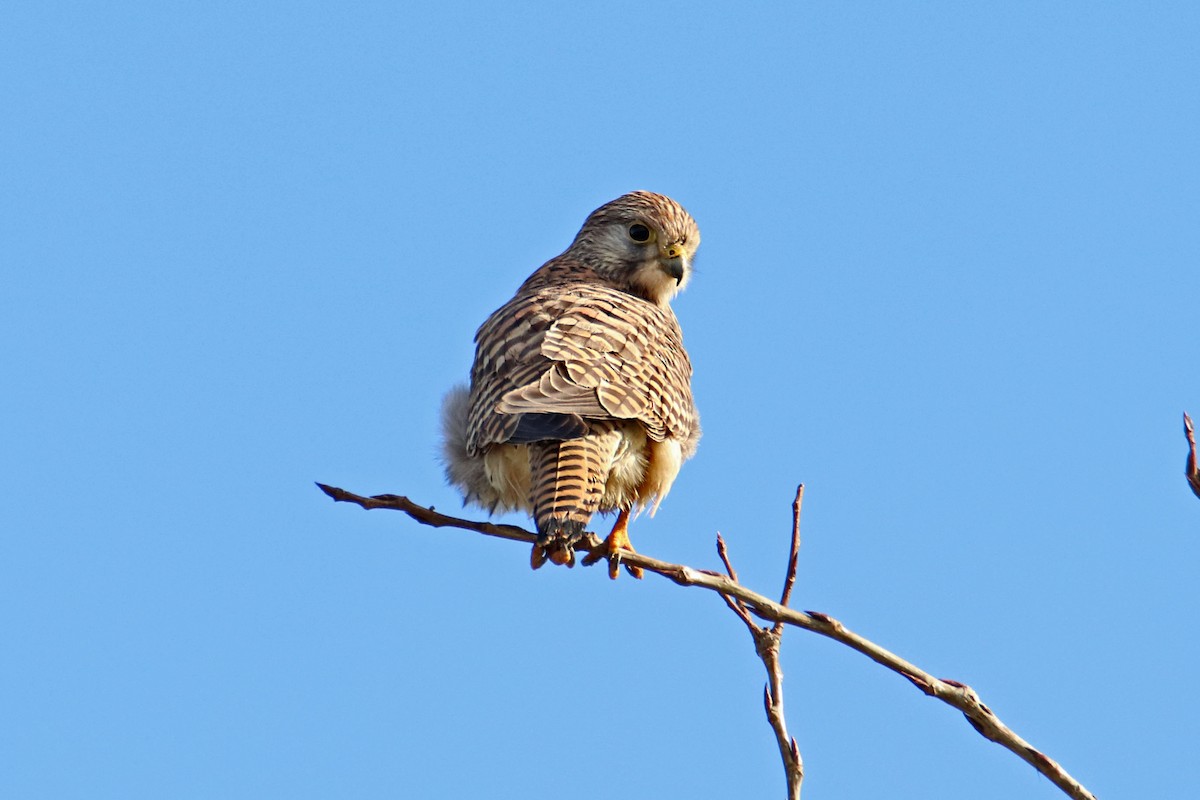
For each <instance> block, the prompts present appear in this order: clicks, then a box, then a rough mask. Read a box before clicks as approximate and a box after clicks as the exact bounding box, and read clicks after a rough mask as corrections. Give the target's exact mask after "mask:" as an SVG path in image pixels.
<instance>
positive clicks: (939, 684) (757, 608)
mask: <svg viewBox="0 0 1200 800" xmlns="http://www.w3.org/2000/svg"><path fill="white" fill-rule="evenodd" d="M317 486H318V487H320V489H321V491H323V492H325V494H327V495H329V496H330V497H331V498H333V499H334V500H337V501H339V502H348V503H355V504H357V505H359V506H361V507H362V508H365V509H368V510H369V509H376V508H388V509H393V510H396V511H403V512H404V513H406V514H408V515H409V516H410V517H412V518H413V519H415V520H416V521H417V522H420V523H422V524H424V525H431V526H433V527H437V528H441V527H452V528H461V529H463V530H468V531H475V532H477V533H482V534H484V535H486V536H497V537H499V538H502V539H513V540H516V541H521V542H528V543H532V542H533V541H534V540H535V539H536V538H537V537H536V534H534V533H531V532H530V531H527V530H525V529H523V528H519V527H517V526H515V525H493V524H491V523H487V522H473V521H471V520H465V519H459V518H457V517H450V516H447V515H445V514H441V513H438V512H436V511H434V510H433V509H431V508H425V507H424V506H419V505H417V504H416V503H413V502H412V501H411V500H409V499H408V498H407V497H401V496H399V495H391V494H385V495H375V496H374V497H362V496H360V495H356V494H353V493H351V492H347V491H345V490H343V489H338V488H335V487H332V486H326V485H324V484H320V483H318V484H317ZM598 543H599V538H598V537H596V536H594V535H593V536H590V537H588V538H587V539H585V541H583V542H580V543H579V544H577V545H576V549H577V550H589V551H590V550H591V549H592V548H594V547H595V546H596V545H597V544H598ZM616 557H619V558H620V559H621V562H622V563H629V564H634V565H636V566H639V567H642V568H643V569H647V570H649V571H651V572H654V573H657V574H659V575H662V576H663V577H664V578H668V579H670V580H672V581H674V582H675V583H677V584H679V585H680V586H697V587H700V588H703V589H708V590H710V591H713V592H717V593H718V594H722V595H728V596H729V597H731V598H735V599H737V600H741V601H742V602H743V603H744V604H745V605H746V607H747V608H748V609H749V610H750V611H751V612H753V613H754V614H755V615H756V616H758V617H759V618H761V619H764V620H767V621H769V622H782V623H783V624H785V625H793V626H795V627H797V628H803V629H804V630H807V631H811V632H813V633H816V634H820V635H821V636H825V637H827V638H830V639H833V640H834V641H837V642H841V643H842V644H844V645H846V646H847V647H849V648H851V649H852V650H856V651H858V652H859V653H862V654H863V655H865V656H866V657H867V658H869V659H871V660H872V661H874V662H875V663H877V664H880V665H881V666H884V667H886V668H887V669H890V670H892V671H893V672H895V673H897V674H899V675H901V676H903V677H904V678H906V679H908V681H909V682H911V683H912V684H913V685H914V686H916V687H917V688H918V689H920V690H921V691H922V692H924V693H925V694H926V695H928V696H930V697H935V698H937V699H938V700H941V701H942V702H943V703H946V704H947V705H950V706H953V707H954V708H956V709H958V710H959V711H961V712H962V713H963V715H964V716H965V717H966V718H967V721H968V722H969V723H970V724H971V726H972V727H973V728H974V729H975V730H976V731H978V732H979V733H980V735H982V736H983V737H984V738H986V739H989V740H991V741H993V742H996V743H997V744H999V745H1000V746H1002V747H1004V748H1006V749H1008V750H1010V751H1012V752H1013V753H1015V754H1016V755H1017V756H1018V757H1019V758H1020V759H1021V760H1023V761H1025V762H1026V763H1027V764H1029V765H1030V766H1031V767H1033V768H1034V769H1036V770H1037V771H1038V772H1040V773H1041V774H1042V775H1044V776H1046V777H1047V778H1048V779H1049V780H1050V781H1051V782H1053V783H1054V785H1055V786H1057V787H1058V788H1059V789H1061V790H1062V791H1063V792H1064V793H1065V794H1066V795H1067V796H1069V797H1072V798H1075V800H1095V795H1093V794H1092V793H1091V792H1089V791H1088V790H1087V789H1086V788H1084V786H1083V785H1082V784H1080V783H1079V781H1077V780H1075V778H1073V777H1072V776H1071V775H1070V774H1069V773H1068V772H1067V771H1066V770H1065V769H1063V768H1062V766H1060V765H1059V764H1058V763H1057V762H1056V761H1054V760H1053V759H1051V758H1050V757H1048V756H1047V755H1045V754H1044V753H1042V752H1041V751H1040V750H1038V749H1037V748H1035V747H1033V746H1032V745H1031V744H1029V743H1028V742H1026V741H1025V740H1024V739H1022V738H1021V737H1020V736H1018V735H1017V734H1016V733H1015V732H1014V731H1013V730H1012V729H1010V728H1009V727H1008V726H1006V725H1005V724H1004V723H1002V722H1001V721H1000V719H999V717H997V716H996V715H995V714H994V713H993V712H992V710H991V709H990V708H988V707H987V706H986V705H984V704H983V702H982V701H981V700H980V699H979V695H977V694H976V693H975V691H974V690H973V689H972V688H971V687H970V686H967V685H966V684H963V683H959V682H958V681H952V680H943V679H940V678H935V677H934V676H933V675H930V674H929V673H928V672H926V671H925V670H923V669H921V668H920V667H917V666H916V665H914V664H912V663H910V662H908V661H905V660H904V659H903V658H900V657H899V656H897V655H896V654H894V653H892V652H890V651H888V650H885V649H884V648H882V647H880V646H879V645H877V644H875V643H874V642H872V641H870V640H869V639H866V638H865V637H863V636H860V635H858V634H857V633H854V632H853V631H851V630H849V629H848V628H846V626H845V625H843V624H842V623H841V622H839V621H837V620H836V619H834V618H833V617H830V616H829V615H827V614H822V613H820V612H817V611H796V610H794V609H791V608H788V607H786V606H784V605H781V604H779V603H776V602H774V601H773V600H770V599H769V598H767V597H764V596H763V595H761V594H759V593H757V592H754V591H751V590H750V589H747V588H746V587H745V586H742V585H741V584H740V583H738V582H737V581H735V580H733V579H732V578H729V577H727V576H725V575H721V574H720V573H718V572H713V571H712V570H705V569H697V568H695V567H689V566H686V565H684V564H672V563H670V562H668V561H660V560H659V559H657V558H651V557H649V556H646V555H643V554H641V553H634V552H631V551H628V550H621V551H619V552H618V553H617V554H616Z"/></svg>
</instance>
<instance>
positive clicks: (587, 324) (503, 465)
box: [443, 192, 700, 576]
mask: <svg viewBox="0 0 1200 800" xmlns="http://www.w3.org/2000/svg"><path fill="white" fill-rule="evenodd" d="M699 243H700V231H699V229H698V228H697V227H696V223H695V221H694V220H693V219H692V217H691V216H690V215H689V214H688V213H687V212H686V211H684V210H683V208H682V207H681V206H680V205H679V204H678V203H676V202H675V201H673V200H671V199H670V198H667V197H664V196H662V195H657V194H652V193H650V192H633V193H631V194H627V195H624V196H622V197H619V198H617V199H616V200H614V201H612V202H611V203H608V204H606V205H604V206H601V207H600V208H599V209H597V210H596V211H594V212H592V214H591V215H590V216H589V217H588V218H587V221H586V222H584V224H583V227H582V228H581V229H580V231H579V233H578V235H576V237H575V240H574V241H573V242H572V243H571V246H570V247H569V248H567V250H566V252H564V253H563V254H562V255H560V256H558V257H557V258H554V259H551V260H550V261H548V262H546V263H545V264H543V265H542V266H541V267H540V268H538V269H537V270H536V271H535V272H534V273H533V274H532V275H530V276H529V278H528V279H527V280H526V281H525V283H523V284H522V285H521V287H520V288H519V289H518V290H517V293H516V295H515V296H514V297H513V299H512V300H510V301H509V302H508V303H506V304H504V305H503V306H501V307H500V308H499V309H498V310H497V311H496V312H495V313H493V314H492V315H491V316H490V317H489V318H488V319H487V321H486V322H484V323H483V325H482V326H481V327H480V328H479V330H478V332H477V333H476V334H475V341H476V352H475V363H474V366H473V367H472V369H471V385H470V388H469V389H467V388H465V387H458V388H456V389H455V390H453V391H451V392H450V394H449V395H448V396H447V398H446V402H445V406H444V408H443V424H444V428H445V448H444V449H445V459H446V474H447V477H448V479H449V480H450V482H451V483H453V484H455V485H457V486H458V487H459V488H460V489H462V491H463V494H464V497H465V499H466V500H467V501H469V502H474V503H477V504H479V505H482V506H483V507H485V508H487V509H488V510H489V511H498V510H499V511H506V510H513V509H524V510H526V511H529V512H531V513H532V514H533V517H534V520H535V522H536V524H537V530H538V542H537V544H536V545H535V546H534V549H533V555H532V559H531V560H532V563H533V566H534V567H535V568H537V567H538V566H541V564H542V563H544V562H545V560H546V559H547V558H548V559H550V560H552V561H554V562H555V563H560V564H564V563H565V564H568V565H570V564H573V563H574V545H575V544H576V543H577V542H578V541H579V539H580V538H581V537H582V536H583V534H584V531H585V529H586V526H587V524H588V522H589V521H590V519H591V517H592V515H593V514H594V513H595V512H597V511H601V512H611V511H618V512H620V517H619V519H618V521H617V525H616V526H615V527H614V529H613V533H612V534H611V535H610V537H609V539H608V540H606V543H605V548H604V550H603V551H601V552H597V553H594V554H593V555H594V556H595V557H596V558H599V557H602V556H604V555H611V554H613V553H615V552H616V551H618V550H619V549H620V548H622V547H624V548H629V549H632V548H630V547H629V543H628V538H627V536H626V535H625V524H626V522H627V520H628V518H629V514H630V512H631V511H633V510H634V509H635V508H636V507H638V506H650V507H651V514H653V513H654V510H656V509H657V508H658V504H659V503H660V502H662V499H663V498H664V497H665V496H666V494H667V492H668V491H669V490H670V488H671V484H672V483H673V482H674V480H675V476H676V474H677V473H678V471H679V466H680V464H682V462H683V461H684V460H685V459H687V458H689V457H690V456H691V455H692V454H693V453H694V452H695V449H696V442H697V441H698V440H699V438H700V423H699V416H698V414H697V412H696V408H695V405H694V404H693V402H692V392H691V375H692V365H691V362H690V361H689V360H688V356H687V352H686V351H685V350H684V349H683V334H682V332H681V331H680V329H679V323H678V321H676V319H675V315H674V313H673V312H672V311H671V308H670V306H669V305H668V303H669V302H670V300H671V298H672V297H673V296H674V295H675V294H676V293H677V292H678V291H679V290H680V289H682V288H683V287H684V285H685V284H686V283H687V280H688V278H689V277H690V275H691V259H692V256H693V255H694V254H695V251H696V247H697V246H698V245H699ZM590 558H592V556H589V559H590ZM610 574H612V575H614V576H615V575H616V559H611V560H610Z"/></svg>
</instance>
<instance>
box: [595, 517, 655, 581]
mask: <svg viewBox="0 0 1200 800" xmlns="http://www.w3.org/2000/svg"><path fill="white" fill-rule="evenodd" d="M622 550H628V551H629V552H630V553H636V552H637V551H636V550H634V549H633V545H632V544H630V542H629V510H628V509H624V510H622V511H621V513H620V515H619V516H618V517H617V522H616V524H614V525H613V529H612V533H610V534H609V535H608V538H607V539H605V540H604V541H603V542H601V543H600V545H599V546H598V547H597V548H596V549H594V550H592V551H591V552H590V553H588V554H587V556H586V557H585V558H584V559H583V563H584V564H595V563H596V562H597V561H599V560H600V559H602V558H607V559H608V577H609V578H611V579H612V580H614V581H615V580H616V579H617V574H618V573H619V572H620V571H621V566H622V564H621V551H622ZM624 567H625V571H626V572H628V573H629V574H630V575H632V576H633V577H635V578H637V579H639V580H641V578H642V576H643V575H644V574H645V571H644V570H643V569H642V568H641V567H635V566H633V565H632V564H625V565H624Z"/></svg>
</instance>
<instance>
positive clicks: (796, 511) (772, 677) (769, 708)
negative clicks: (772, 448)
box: [717, 484, 804, 800]
mask: <svg viewBox="0 0 1200 800" xmlns="http://www.w3.org/2000/svg"><path fill="white" fill-rule="evenodd" d="M803 499H804V484H800V486H799V487H797V489H796V500H795V501H794V502H793V503H792V552H791V556H790V557H789V558H788V569H787V577H786V578H784V581H783V596H782V600H781V602H780V605H783V606H786V605H787V604H788V599H789V598H790V597H791V594H792V587H793V586H795V584H796V565H797V563H799V555H800V503H801V502H802V501H803ZM717 555H718V556H720V558H721V562H722V563H723V564H724V565H725V572H726V573H727V574H728V575H729V577H730V579H731V580H733V581H734V582H735V583H736V582H737V579H738V576H737V572H736V571H735V570H734V568H733V563H732V562H730V560H729V550H728V549H727V548H726V547H725V540H724V539H722V538H721V534H719V533H718V534H717ZM721 599H722V600H724V601H725V604H726V605H728V606H729V608H730V609H731V610H732V611H733V613H735V614H737V615H738V617H739V618H740V619H741V620H742V622H743V623H745V625H746V629H747V630H749V631H750V637H751V638H752V639H754V652H755V653H757V654H758V657H759V658H760V659H762V662H763V666H764V667H765V668H766V670H767V685H766V686H765V687H763V707H764V709H765V710H766V712H767V722H768V723H769V724H770V725H771V730H772V731H774V732H775V742H776V744H777V745H779V757H780V759H781V760H782V761H783V773H784V777H786V778H787V791H788V800H800V786H801V784H802V783H803V782H804V759H802V758H801V757H800V747H799V746H798V745H797V744H796V740H795V739H794V738H793V737H792V736H790V735H789V734H788V729H787V721H786V720H785V719H784V716H783V669H782V668H781V667H780V666H779V645H780V643H781V642H782V641H783V623H782V622H780V621H778V620H776V622H775V624H774V625H773V626H771V627H770V628H767V627H764V626H762V625H759V624H757V623H756V622H755V621H754V620H753V618H751V616H750V612H749V611H748V610H747V608H746V604H745V603H744V602H742V601H741V600H740V599H732V598H730V596H729V595H727V594H722V595H721Z"/></svg>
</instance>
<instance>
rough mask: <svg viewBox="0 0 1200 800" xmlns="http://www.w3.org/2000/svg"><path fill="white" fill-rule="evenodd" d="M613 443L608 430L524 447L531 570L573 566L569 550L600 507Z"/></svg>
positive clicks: (613, 436)
mask: <svg viewBox="0 0 1200 800" xmlns="http://www.w3.org/2000/svg"><path fill="white" fill-rule="evenodd" d="M619 442H620V435H619V434H618V433H617V432H616V431H612V430H609V431H595V432H593V433H590V434H588V435H587V436H584V437H583V438H580V439H568V440H567V441H549V442H536V443H534V444H532V445H530V454H529V455H530V458H529V461H530V467H531V470H532V473H533V474H532V477H533V481H532V494H533V518H534V521H535V522H536V523H537V530H538V541H537V544H535V545H534V547H533V556H532V559H531V560H532V563H533V566H534V569H536V568H538V567H540V566H541V565H542V564H543V563H545V560H546V559H547V558H549V559H550V560H551V561H553V562H554V563H555V564H568V565H573V564H574V562H575V551H574V546H575V544H576V543H577V542H578V541H579V540H580V539H582V538H583V535H584V532H585V530H586V529H587V524H588V522H589V521H590V520H591V518H592V514H594V513H595V512H596V508H597V506H599V505H600V498H601V496H602V495H603V494H604V483H605V481H606V480H607V478H608V470H609V467H610V465H611V464H612V459H613V456H614V455H615V454H616V451H617V445H618V443H619Z"/></svg>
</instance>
